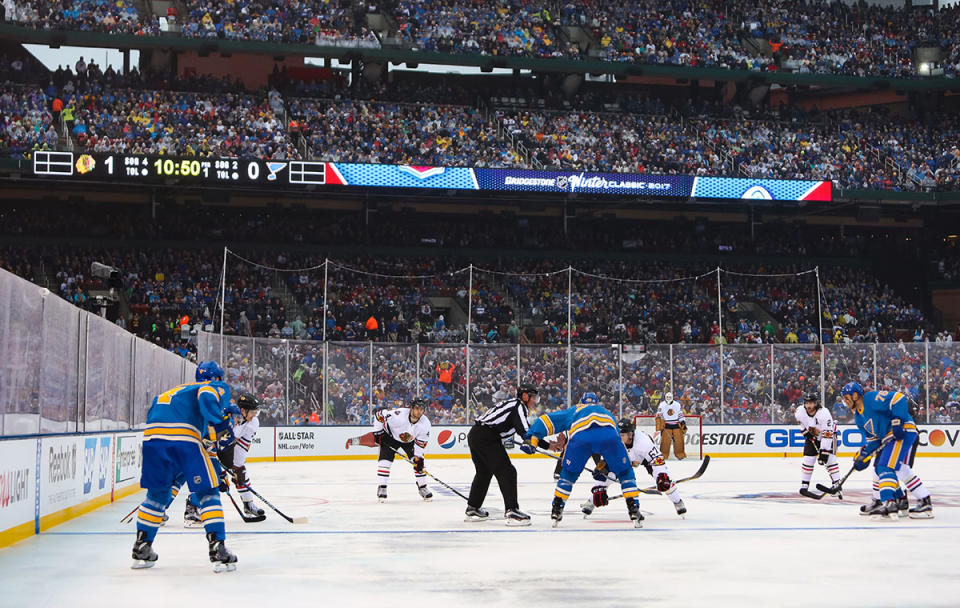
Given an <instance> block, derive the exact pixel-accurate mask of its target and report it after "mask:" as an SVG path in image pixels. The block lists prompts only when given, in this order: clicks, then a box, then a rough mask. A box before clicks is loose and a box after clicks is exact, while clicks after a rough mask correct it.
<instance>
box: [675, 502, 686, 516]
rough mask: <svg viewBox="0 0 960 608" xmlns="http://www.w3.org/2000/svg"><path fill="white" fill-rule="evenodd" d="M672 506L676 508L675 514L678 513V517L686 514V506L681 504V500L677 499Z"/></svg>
mask: <svg viewBox="0 0 960 608" xmlns="http://www.w3.org/2000/svg"><path fill="white" fill-rule="evenodd" d="M673 506H674V508H676V509H677V515H679V516H680V517H683V516H684V515H685V514H686V512H687V506H686V505H685V504H683V501H682V500H678V501H677V502H676V504H674V505H673ZM683 519H686V517H683Z"/></svg>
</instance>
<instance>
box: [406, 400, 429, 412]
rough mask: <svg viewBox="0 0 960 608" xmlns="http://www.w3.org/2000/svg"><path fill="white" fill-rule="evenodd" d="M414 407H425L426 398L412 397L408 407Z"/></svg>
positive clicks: (423, 408)
mask: <svg viewBox="0 0 960 608" xmlns="http://www.w3.org/2000/svg"><path fill="white" fill-rule="evenodd" d="M415 407H419V408H420V409H422V410H425V409H427V400H426V399H421V398H420V397H414V398H413V399H411V400H410V409H413V408H415Z"/></svg>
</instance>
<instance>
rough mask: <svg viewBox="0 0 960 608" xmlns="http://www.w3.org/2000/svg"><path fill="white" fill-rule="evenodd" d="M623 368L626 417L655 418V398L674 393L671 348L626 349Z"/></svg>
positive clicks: (635, 347)
mask: <svg viewBox="0 0 960 608" xmlns="http://www.w3.org/2000/svg"><path fill="white" fill-rule="evenodd" d="M621 359H622V362H621V365H622V367H623V414H622V415H623V416H628V417H631V418H632V417H633V416H639V415H653V414H654V413H656V411H657V405H659V401H657V402H654V394H656V395H662V394H663V392H665V391H669V390H672V387H671V385H670V347H669V346H645V347H644V346H633V345H625V346H624V347H623V352H622V354H621Z"/></svg>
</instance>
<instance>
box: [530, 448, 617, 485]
mask: <svg viewBox="0 0 960 608" xmlns="http://www.w3.org/2000/svg"><path fill="white" fill-rule="evenodd" d="M534 449H535V450H536V451H537V453H538V454H543V455H544V456H549V457H550V458H553V459H554V460H562V458H561V457H560V456H557V455H556V454H553V453H551V452H548V451H546V450H542V449H540V448H538V447H535V448H534ZM583 470H584V471H586V472H588V473H590V474H591V475H596V474H597V472H596V471H595V470H593V469H591V468H590V467H587V466H585V467H583ZM606 477H607V479H609V480H610V481H618V479H617V476H616V475H614V474H613V473H607V475H606Z"/></svg>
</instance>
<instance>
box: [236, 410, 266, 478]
mask: <svg viewBox="0 0 960 608" xmlns="http://www.w3.org/2000/svg"><path fill="white" fill-rule="evenodd" d="M259 430H260V421H259V420H258V419H257V417H256V416H254V417H253V420H251V421H250V422H241V423H240V424H238V425H235V426H234V427H233V435H234V436H235V437H236V438H237V445H236V446H235V447H234V448H233V465H234V466H237V467H242V466H243V465H244V464H245V463H246V462H247V453H248V452H250V446H252V445H253V438H254V437H256V436H257V431H259Z"/></svg>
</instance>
